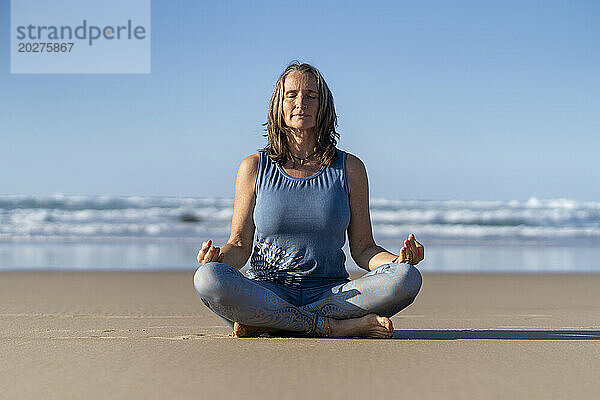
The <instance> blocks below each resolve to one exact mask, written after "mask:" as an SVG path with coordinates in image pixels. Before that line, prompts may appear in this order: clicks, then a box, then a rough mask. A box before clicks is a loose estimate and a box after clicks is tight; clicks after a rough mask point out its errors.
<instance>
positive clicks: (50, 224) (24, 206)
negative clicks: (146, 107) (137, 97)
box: [0, 195, 600, 241]
mask: <svg viewBox="0 0 600 400" xmlns="http://www.w3.org/2000/svg"><path fill="white" fill-rule="evenodd" d="M370 204H371V219H372V223H373V230H374V232H375V234H376V235H378V236H390V237H402V236H405V235H406V234H407V233H408V232H415V233H417V234H418V235H419V237H426V238H434V239H440V240H444V239H448V240H454V239H456V238H462V239H471V240H477V239H502V238H526V239H531V240H542V241H543V240H560V239H569V240H600V202H580V201H576V200H571V199H538V198H535V197H532V198H530V199H528V200H527V201H516V200H511V201H465V200H447V201H433V200H396V199H383V198H377V199H371V202H370ZM232 215H233V199H231V198H176V197H137V196H136V197H112V196H98V197H94V196H64V195H54V196H0V240H4V241H15V240H66V239H69V240H71V239H75V240H76V239H77V238H80V239H106V238H129V239H144V238H150V239H168V238H181V239H185V238H190V237H202V236H206V235H211V234H212V235H221V236H223V235H225V236H226V235H228V232H229V229H230V223H231V217H232Z"/></svg>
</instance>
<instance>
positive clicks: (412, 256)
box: [394, 233, 425, 265]
mask: <svg viewBox="0 0 600 400" xmlns="http://www.w3.org/2000/svg"><path fill="white" fill-rule="evenodd" d="M424 258H425V248H424V247H423V245H422V244H421V243H419V242H417V239H415V235H413V234H412V233H411V234H410V235H408V239H407V240H405V241H404V246H403V247H402V249H400V255H399V256H398V258H396V260H395V261H394V262H399V263H405V264H410V265H417V264H418V263H420V262H421V261H423V259H424Z"/></svg>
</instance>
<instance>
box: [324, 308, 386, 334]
mask: <svg viewBox="0 0 600 400" xmlns="http://www.w3.org/2000/svg"><path fill="white" fill-rule="evenodd" d="M327 321H328V323H329V328H330V330H329V335H328V336H329V337H350V336H359V337H368V338H380V339H389V338H391V337H392V335H393V333H394V327H393V325H392V321H390V319H389V318H386V317H380V316H379V315H377V314H368V315H365V316H364V317H360V318H350V319H333V318H327ZM326 329H327V328H326Z"/></svg>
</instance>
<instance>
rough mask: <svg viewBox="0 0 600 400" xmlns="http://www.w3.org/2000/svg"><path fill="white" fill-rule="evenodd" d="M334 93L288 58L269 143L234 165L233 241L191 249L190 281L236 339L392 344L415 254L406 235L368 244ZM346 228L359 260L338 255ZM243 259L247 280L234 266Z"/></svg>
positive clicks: (413, 280) (415, 286)
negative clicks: (397, 244) (354, 275)
mask: <svg viewBox="0 0 600 400" xmlns="http://www.w3.org/2000/svg"><path fill="white" fill-rule="evenodd" d="M336 126H337V117H336V113H335V109H334V104H333V96H332V94H331V92H330V91H329V88H328V87H327V84H326V83H325V80H324V79H323V77H322V76H321V74H320V72H319V71H318V70H317V69H316V68H314V67H313V66H311V65H308V64H300V63H297V62H294V63H292V64H290V65H289V66H288V67H287V68H286V69H285V71H284V72H283V73H282V74H281V76H280V77H279V79H278V81H277V83H276V84H275V88H274V90H273V95H272V97H271V102H270V106H269V111H268V122H267V135H266V136H268V144H267V145H266V147H265V148H264V149H262V150H261V151H259V152H258V153H256V154H252V155H250V156H248V157H246V158H245V159H244V160H243V161H242V162H241V164H240V167H239V170H238V174H237V179H236V184H235V200H234V210H233V218H232V224H231V236H230V238H229V240H228V242H227V243H226V244H225V245H223V246H222V247H215V246H213V245H212V244H213V243H212V241H211V240H208V241H206V242H204V243H202V248H201V249H200V251H199V253H198V262H199V263H200V264H201V266H200V267H199V268H198V270H197V271H196V273H195V275H194V286H195V287H196V291H197V292H198V294H199V295H200V298H201V299H202V301H203V302H204V304H205V305H206V306H207V307H208V308H210V309H211V310H212V311H213V312H215V313H216V314H217V315H219V316H221V317H222V318H223V319H224V320H225V321H226V322H227V323H228V324H229V325H230V326H231V328H232V329H233V335H234V336H236V337H243V336H256V335H258V334H261V333H264V332H267V333H271V334H274V333H276V332H277V331H292V332H304V333H305V334H307V335H310V336H325V337H345V336H362V337H373V338H390V337H392V334H393V327H392V322H391V321H390V320H389V317H391V316H392V315H394V314H396V313H397V312H399V311H400V310H402V309H404V308H405V307H407V306H408V305H409V304H411V303H412V302H413V300H414V299H415V297H416V296H417V293H418V292H419V289H420V288H421V274H420V273H419V271H418V270H417V269H416V268H415V267H414V265H415V264H417V263H418V262H420V261H421V260H423V257H424V248H423V246H422V245H421V244H420V243H419V242H417V241H416V240H415V237H414V235H413V234H411V235H409V237H408V239H407V240H405V241H404V243H403V247H402V248H401V250H400V254H399V255H396V254H392V253H390V252H388V251H386V250H385V249H384V248H382V247H380V246H378V245H376V244H375V241H374V240H373V234H372V230H371V219H370V214H369V187H368V181H367V173H366V169H365V166H364V165H363V163H362V162H361V160H360V159H358V158H357V157H356V156H354V155H352V154H349V153H346V152H344V151H342V150H339V149H337V148H336V143H337V139H339V134H338V133H337V132H336V131H335V127H336ZM346 231H347V232H348V240H349V244H350V253H351V255H352V258H353V259H354V261H355V262H356V264H357V265H358V266H359V267H361V268H363V269H365V270H367V271H370V272H368V273H367V274H365V275H363V276H362V277H360V278H358V279H355V280H350V279H349V278H348V277H349V275H348V273H347V271H346V268H345V261H346V257H345V255H344V252H343V250H342V247H343V246H344V243H345V233H346ZM250 256H251V258H250V268H249V270H248V271H247V277H246V276H244V275H243V274H242V273H240V272H239V270H240V269H241V268H242V267H243V266H244V265H245V264H246V261H247V260H248V258H249V257H250Z"/></svg>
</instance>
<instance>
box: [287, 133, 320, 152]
mask: <svg viewBox="0 0 600 400" xmlns="http://www.w3.org/2000/svg"><path fill="white" fill-rule="evenodd" d="M287 142H288V148H289V149H290V151H291V152H292V154H293V155H295V156H296V157H300V158H304V157H306V156H308V155H310V154H312V153H313V152H314V151H315V145H316V142H317V141H316V139H315V134H314V132H312V130H308V131H302V130H297V131H294V132H292V133H291V134H289V135H288V141H287Z"/></svg>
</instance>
